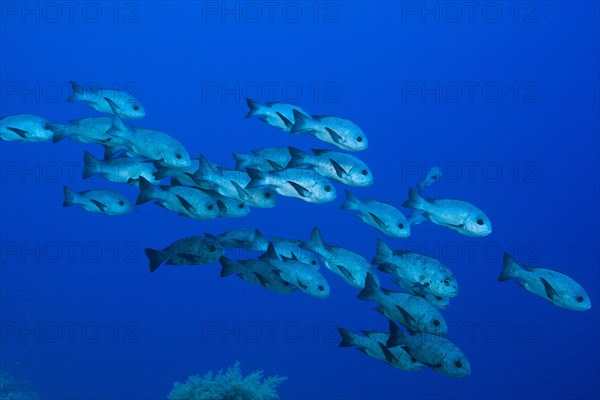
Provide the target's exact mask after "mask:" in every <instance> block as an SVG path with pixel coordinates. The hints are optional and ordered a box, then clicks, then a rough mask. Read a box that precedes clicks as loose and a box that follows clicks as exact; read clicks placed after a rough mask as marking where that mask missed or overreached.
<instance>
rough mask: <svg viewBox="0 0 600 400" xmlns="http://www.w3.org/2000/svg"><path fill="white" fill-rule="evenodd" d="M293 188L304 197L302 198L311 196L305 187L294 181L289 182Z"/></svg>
mask: <svg viewBox="0 0 600 400" xmlns="http://www.w3.org/2000/svg"><path fill="white" fill-rule="evenodd" d="M287 182H288V183H289V184H290V185H291V186H292V187H293V188H294V190H296V192H297V193H298V194H299V195H300V196H302V197H308V196H310V191H309V190H308V189H306V188H305V187H304V186H302V185H300V184H298V183H296V182H294V181H287Z"/></svg>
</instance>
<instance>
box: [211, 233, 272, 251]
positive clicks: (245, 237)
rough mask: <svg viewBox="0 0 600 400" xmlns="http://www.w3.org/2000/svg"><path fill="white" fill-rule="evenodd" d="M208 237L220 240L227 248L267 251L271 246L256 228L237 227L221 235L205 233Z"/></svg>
mask: <svg viewBox="0 0 600 400" xmlns="http://www.w3.org/2000/svg"><path fill="white" fill-rule="evenodd" d="M205 235H206V237H208V238H211V239H213V240H216V241H217V242H219V244H220V245H221V246H223V247H225V248H227V249H238V248H239V249H246V250H250V251H257V252H265V251H267V249H268V248H269V241H268V240H267V239H266V238H265V236H264V235H263V234H262V233H261V232H260V231H259V230H258V229H255V228H237V229H232V230H230V231H227V232H223V233H221V234H220V235H213V234H211V233H205Z"/></svg>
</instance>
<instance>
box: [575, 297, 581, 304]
mask: <svg viewBox="0 0 600 400" xmlns="http://www.w3.org/2000/svg"><path fill="white" fill-rule="evenodd" d="M575 301H576V302H578V303H583V297H581V296H577V297H575Z"/></svg>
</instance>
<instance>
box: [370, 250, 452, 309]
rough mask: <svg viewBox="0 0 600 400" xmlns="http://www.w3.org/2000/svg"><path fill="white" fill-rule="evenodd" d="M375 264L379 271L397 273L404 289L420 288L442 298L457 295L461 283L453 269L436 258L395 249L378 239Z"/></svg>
mask: <svg viewBox="0 0 600 400" xmlns="http://www.w3.org/2000/svg"><path fill="white" fill-rule="evenodd" d="M372 263H373V264H374V265H377V266H378V269H379V270H380V271H383V272H387V273H389V274H394V275H396V276H397V277H398V279H399V280H401V281H403V283H402V285H401V286H403V287H404V286H405V285H406V286H408V287H410V288H420V289H422V290H423V291H426V292H427V293H430V294H432V295H434V296H440V297H455V296H457V295H458V292H459V289H458V282H457V281H456V278H455V277H454V274H453V273H452V271H450V269H449V268H448V267H447V266H445V265H444V264H442V263H441V262H440V261H438V260H437V259H435V258H433V257H428V256H425V255H422V254H419V253H413V252H410V251H402V250H392V249H390V247H389V246H388V245H387V244H386V243H385V242H384V241H383V240H381V239H377V253H376V255H375V257H374V258H373V261H372Z"/></svg>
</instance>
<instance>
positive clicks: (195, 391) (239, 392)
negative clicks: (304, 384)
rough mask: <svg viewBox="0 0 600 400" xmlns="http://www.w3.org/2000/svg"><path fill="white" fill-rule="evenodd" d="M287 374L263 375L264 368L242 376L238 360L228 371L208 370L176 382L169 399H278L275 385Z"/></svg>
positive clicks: (279, 383)
mask: <svg viewBox="0 0 600 400" xmlns="http://www.w3.org/2000/svg"><path fill="white" fill-rule="evenodd" d="M286 379H287V378H285V377H281V376H277V375H273V376H270V377H268V378H265V379H263V371H254V372H252V373H251V374H250V375H247V376H246V377H243V376H242V371H241V370H240V363H239V361H236V362H235V364H233V366H232V367H229V368H228V369H227V371H225V372H223V370H220V371H219V372H218V373H217V374H216V375H214V374H213V372H212V371H211V372H208V373H207V374H206V375H204V376H202V377H200V376H198V375H195V376H190V377H189V378H188V380H187V382H186V383H175V385H174V386H173V390H171V393H169V396H168V399H169V400H272V399H278V398H279V396H277V393H276V392H275V389H276V388H277V386H279V385H281V383H282V382H283V381H285V380H286Z"/></svg>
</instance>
